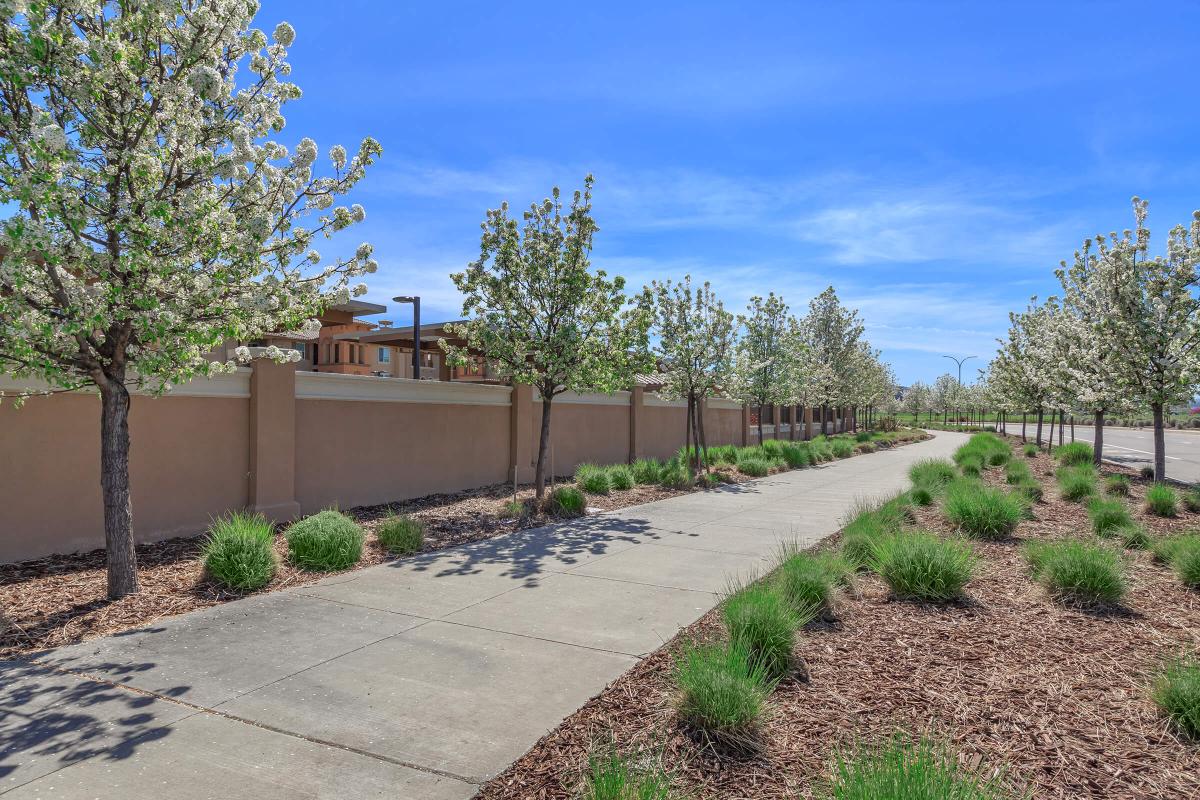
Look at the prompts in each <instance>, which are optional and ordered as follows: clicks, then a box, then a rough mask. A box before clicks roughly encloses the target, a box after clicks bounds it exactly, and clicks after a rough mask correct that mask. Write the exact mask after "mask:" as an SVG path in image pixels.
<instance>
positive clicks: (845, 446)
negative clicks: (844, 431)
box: [830, 439, 854, 458]
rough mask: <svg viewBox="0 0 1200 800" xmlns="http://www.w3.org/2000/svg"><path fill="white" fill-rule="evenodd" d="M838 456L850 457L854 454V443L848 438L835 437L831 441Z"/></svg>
mask: <svg viewBox="0 0 1200 800" xmlns="http://www.w3.org/2000/svg"><path fill="white" fill-rule="evenodd" d="M830 447H831V448H832V449H833V455H834V456H835V457H836V458H849V457H850V456H852V455H854V443H853V442H851V441H849V440H847V439H834V440H833V441H832V442H831V443H830Z"/></svg>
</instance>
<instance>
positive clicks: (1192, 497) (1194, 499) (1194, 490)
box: [1183, 486, 1200, 514]
mask: <svg viewBox="0 0 1200 800" xmlns="http://www.w3.org/2000/svg"><path fill="white" fill-rule="evenodd" d="M1183 507H1184V508H1186V509H1187V510H1188V511H1190V512H1192V513H1193V514H1195V513H1196V512H1197V511H1200V487H1197V486H1192V487H1189V488H1188V490H1187V491H1186V492H1184V493H1183Z"/></svg>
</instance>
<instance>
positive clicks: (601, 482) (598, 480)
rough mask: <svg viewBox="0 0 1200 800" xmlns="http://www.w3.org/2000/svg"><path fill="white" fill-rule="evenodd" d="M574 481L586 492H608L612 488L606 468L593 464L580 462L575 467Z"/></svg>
mask: <svg viewBox="0 0 1200 800" xmlns="http://www.w3.org/2000/svg"><path fill="white" fill-rule="evenodd" d="M575 483H577V484H579V488H580V489H583V490H584V491H585V492H587V493H588V494H608V493H609V492H610V491H611V490H612V483H611V482H610V481H609V479H608V470H606V469H604V467H600V466H597V465H595V464H580V465H579V466H578V467H576V468H575Z"/></svg>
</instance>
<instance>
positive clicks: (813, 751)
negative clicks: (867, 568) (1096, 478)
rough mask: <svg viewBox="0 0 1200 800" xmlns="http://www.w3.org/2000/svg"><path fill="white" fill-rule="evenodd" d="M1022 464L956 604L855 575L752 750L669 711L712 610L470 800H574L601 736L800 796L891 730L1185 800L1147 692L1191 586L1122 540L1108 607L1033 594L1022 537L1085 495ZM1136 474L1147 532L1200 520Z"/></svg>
mask: <svg viewBox="0 0 1200 800" xmlns="http://www.w3.org/2000/svg"><path fill="white" fill-rule="evenodd" d="M1015 457H1017V458H1021V457H1022V456H1020V455H1019V451H1018V455H1016V456H1015ZM1028 460H1029V461H1031V462H1032V464H1031V466H1032V467H1033V471H1034V473H1035V475H1036V477H1037V478H1038V479H1039V480H1040V481H1041V482H1042V484H1043V486H1044V488H1045V490H1046V498H1045V502H1043V503H1039V504H1038V505H1037V506H1036V509H1035V512H1034V513H1035V515H1036V519H1032V520H1027V521H1025V522H1023V523H1022V524H1021V525H1020V526H1019V528H1018V530H1017V534H1016V536H1014V537H1013V539H1012V540H1010V541H1003V542H986V543H985V542H977V543H976V550H977V553H978V554H979V556H980V558H981V561H980V564H979V568H978V570H977V573H976V577H975V578H974V579H973V580H972V581H971V583H970V584H969V586H968V597H967V599H966V600H965V601H964V602H961V603H958V604H954V605H950V606H943V607H938V606H932V605H923V604H916V603H909V602H900V601H896V600H893V599H891V598H890V597H889V595H888V591H887V589H886V587H885V586H884V584H883V583H882V582H881V581H880V580H879V579H878V578H875V577H866V576H864V577H861V578H860V579H859V580H858V582H857V583H856V585H855V587H854V588H853V589H852V590H851V591H848V592H843V593H842V596H841V597H840V599H839V602H838V606H837V608H836V617H837V621H836V622H834V623H832V624H830V623H822V624H813V625H810V626H809V628H808V629H807V630H806V631H805V632H804V633H803V634H802V636H801V638H800V640H799V644H798V646H797V655H798V656H800V657H801V658H802V659H803V661H804V663H805V664H806V666H807V670H808V674H809V679H808V680H807V682H800V681H791V682H787V683H784V684H782V685H781V686H780V687H778V688H777V689H776V691H775V692H774V694H773V695H772V698H771V700H770V711H769V713H768V718H767V720H766V722H765V724H764V726H763V731H762V741H763V743H764V745H765V750H764V752H763V753H762V754H761V755H760V756H756V757H750V758H741V759H738V758H731V757H729V756H724V757H719V756H717V755H715V754H713V753H712V752H711V751H707V750H705V749H703V748H701V747H700V746H698V744H697V742H696V741H695V740H694V739H693V738H691V737H689V736H688V735H687V734H686V733H684V732H683V731H681V729H680V728H679V726H678V724H677V721H676V719H675V715H674V713H673V711H672V700H673V689H672V685H671V671H672V665H673V660H674V658H675V654H676V653H677V652H678V649H679V648H680V647H681V646H682V644H683V643H685V642H688V641H691V640H694V639H701V640H703V639H707V638H710V637H713V636H721V635H724V634H723V632H722V626H721V622H720V616H719V611H718V610H714V611H713V612H710V613H709V614H707V615H706V616H705V617H703V618H702V619H701V620H699V621H698V622H697V623H696V624H694V625H693V626H691V627H689V628H687V629H685V630H683V631H681V633H680V635H679V636H678V637H676V639H674V640H672V642H670V643H668V645H667V646H665V647H663V648H662V649H660V650H659V651H657V652H656V653H654V654H652V655H651V656H649V657H648V658H646V659H645V660H643V661H642V662H640V663H639V664H638V665H637V666H635V667H634V668H633V669H631V670H630V671H629V672H627V673H626V674H625V675H623V676H622V677H621V678H619V679H618V680H616V681H615V682H614V683H613V684H611V685H610V686H609V687H608V688H607V689H605V691H604V692H602V693H601V694H600V695H599V696H597V697H595V698H593V699H592V700H591V701H590V702H588V703H587V704H586V705H585V706H584V707H583V708H581V709H580V710H579V711H578V712H576V713H575V714H574V715H572V716H571V717H569V718H568V719H567V720H565V721H564V722H563V723H562V724H561V725H560V726H559V727H558V728H557V729H555V730H554V731H552V732H551V733H550V734H548V735H547V736H546V737H545V738H543V739H542V740H541V741H539V742H538V743H537V744H536V745H535V746H534V747H533V748H532V749H531V750H530V751H529V752H528V753H527V754H526V755H525V756H524V757H522V758H521V759H520V760H519V761H517V762H516V763H515V764H514V765H513V766H512V767H510V768H509V769H508V770H507V771H505V772H504V773H501V774H500V775H499V776H497V777H496V778H495V779H494V780H492V781H491V782H490V783H488V784H487V785H486V786H485V787H484V788H483V790H482V792H481V793H480V794H479V795H478V797H479V798H480V800H515V799H516V798H522V799H523V800H525V799H527V798H569V797H574V796H576V795H577V793H578V789H579V786H580V780H581V775H582V772H583V770H584V768H585V766H586V763H587V756H588V752H589V750H592V749H594V748H595V747H604V746H606V745H609V744H611V745H614V746H616V747H617V748H618V749H620V750H623V751H626V752H628V753H636V754H638V755H639V757H641V758H648V757H649V758H654V759H659V760H661V763H662V764H663V765H664V766H665V767H666V768H667V769H668V771H669V772H671V773H672V774H673V775H674V782H675V787H676V789H677V790H678V791H679V793H680V796H683V797H703V798H789V800H790V799H791V798H808V797H813V796H815V795H816V794H817V793H818V791H819V789H820V786H821V782H822V781H823V780H824V779H825V778H826V777H827V776H828V774H829V769H830V765H831V761H832V757H833V753H834V750H835V749H836V748H838V747H849V746H853V745H854V744H855V743H856V742H863V741H873V740H877V739H879V738H883V737H887V736H889V735H892V734H894V733H896V732H897V731H904V732H908V733H917V734H931V735H934V736H936V737H939V738H941V739H943V740H946V741H948V742H949V743H950V745H951V746H952V747H953V748H954V750H955V751H957V753H958V756H959V758H960V760H962V761H964V762H965V763H966V764H968V765H969V766H970V767H972V768H981V769H982V770H984V771H988V772H990V773H993V774H1002V775H1003V779H1004V780H1005V781H1006V782H1007V783H1008V784H1009V785H1010V786H1011V787H1012V789H1013V791H1014V796H1015V794H1016V793H1021V794H1023V795H1025V796H1029V797H1033V798H1064V800H1065V799H1066V798H1106V799H1107V800H1119V799H1121V798H1179V800H1183V798H1197V797H1200V745H1198V744H1197V743H1196V742H1190V741H1187V740H1186V739H1183V738H1181V737H1180V736H1179V735H1177V734H1176V733H1175V732H1174V731H1173V730H1172V729H1170V727H1169V726H1168V725H1167V724H1166V722H1165V721H1164V720H1163V718H1162V717H1161V716H1160V715H1159V714H1158V712H1157V711H1156V709H1155V707H1154V705H1153V703H1152V702H1151V701H1150V700H1149V699H1148V685H1149V684H1150V683H1151V681H1152V680H1153V676H1154V674H1155V671H1156V670H1157V669H1158V667H1159V665H1161V663H1162V662H1163V660H1164V659H1165V658H1168V657H1171V656H1174V655H1178V654H1180V653H1183V652H1193V653H1194V652H1196V651H1197V649H1200V593H1197V592H1194V591H1190V590H1188V589H1186V588H1185V587H1184V586H1183V585H1182V584H1180V583H1179V582H1178V581H1177V580H1176V579H1175V577H1174V576H1173V574H1172V573H1171V572H1170V570H1169V569H1167V568H1166V567H1164V566H1162V565H1159V564H1156V563H1154V562H1153V560H1152V559H1151V557H1150V555H1149V554H1148V553H1130V564H1129V577H1130V590H1129V593H1128V596H1127V600H1126V602H1125V604H1124V606H1123V607H1121V608H1117V609H1109V610H1108V611H1106V612H1103V613H1101V612H1088V611H1083V610H1077V609H1071V608H1065V607H1063V606H1061V605H1059V604H1057V603H1056V602H1054V601H1052V600H1051V599H1050V598H1048V597H1047V596H1046V595H1045V593H1044V592H1043V591H1042V589H1041V588H1040V587H1039V586H1037V585H1036V584H1035V583H1034V582H1033V581H1032V580H1031V578H1030V577H1029V574H1028V572H1027V569H1026V566H1025V563H1024V561H1023V559H1022V557H1021V543H1022V541H1024V540H1028V539H1035V538H1061V537H1066V536H1088V535H1090V529H1089V526H1088V520H1087V514H1086V511H1085V509H1084V507H1082V506H1080V505H1078V504H1073V503H1068V502H1065V501H1062V500H1061V499H1059V498H1058V496H1057V492H1056V490H1055V488H1054V487H1055V481H1054V478H1053V477H1052V473H1053V468H1054V467H1053V462H1052V461H1051V459H1050V458H1049V457H1047V456H1045V455H1039V456H1038V457H1036V458H1034V459H1028ZM1105 471H1106V472H1117V471H1124V470H1120V469H1109V468H1106V470H1105ZM987 480H988V481H990V482H993V483H996V484H999V483H1001V482H1002V481H1003V476H1002V471H1001V470H989V471H988V473H987ZM1147 485H1148V483H1146V482H1143V481H1141V480H1140V479H1135V480H1134V488H1133V494H1132V496H1131V498H1130V500H1129V504H1130V506H1131V508H1133V509H1135V516H1136V517H1137V518H1138V519H1139V521H1141V522H1143V523H1144V524H1146V525H1147V527H1149V528H1150V529H1152V530H1153V531H1155V532H1157V533H1166V532H1169V531H1179V530H1185V529H1189V528H1193V527H1197V526H1200V515H1196V514H1189V513H1186V512H1183V513H1181V515H1180V516H1179V517H1178V518H1176V519H1173V520H1163V519H1158V518H1154V517H1149V516H1148V515H1146V514H1145V513H1144V512H1143V511H1142V508H1141V507H1142V502H1141V501H1142V496H1143V495H1144V493H1145V489H1146V487H1147ZM917 524H918V525H920V526H922V527H924V528H926V529H930V530H934V531H938V532H941V533H945V534H953V533H954V532H953V531H952V530H951V528H950V526H949V525H948V524H947V523H945V522H944V521H943V519H942V518H941V514H940V512H939V511H938V510H937V508H936V507H931V508H925V509H918V519H917ZM833 541H835V540H832V541H829V542H826V543H825V544H824V545H822V546H830V545H831V544H832V543H833Z"/></svg>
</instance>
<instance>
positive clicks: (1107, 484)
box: [1104, 475, 1129, 496]
mask: <svg viewBox="0 0 1200 800" xmlns="http://www.w3.org/2000/svg"><path fill="white" fill-rule="evenodd" d="M1104 491H1105V492H1106V493H1107V494H1113V495H1119V496H1126V495H1128V494H1129V477H1128V476H1126V475H1109V476H1108V477H1107V478H1105V479H1104Z"/></svg>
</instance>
